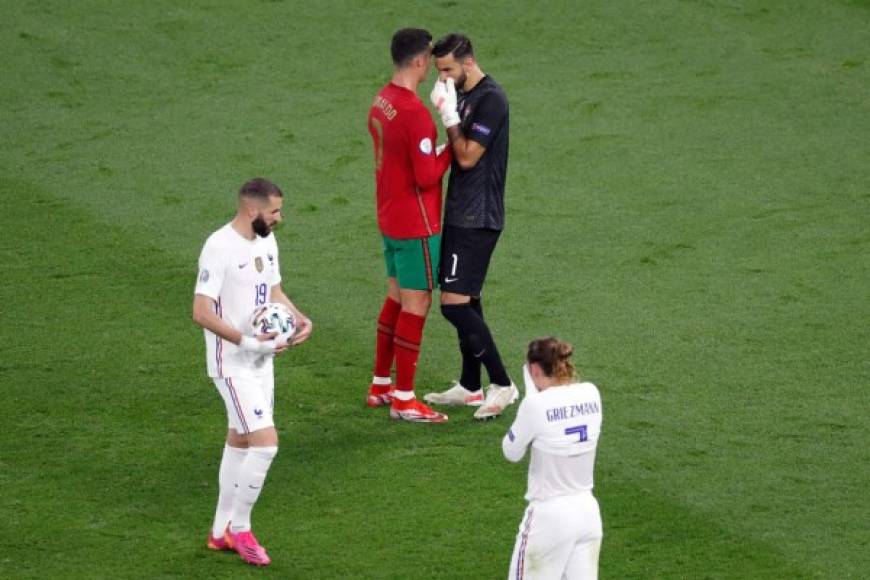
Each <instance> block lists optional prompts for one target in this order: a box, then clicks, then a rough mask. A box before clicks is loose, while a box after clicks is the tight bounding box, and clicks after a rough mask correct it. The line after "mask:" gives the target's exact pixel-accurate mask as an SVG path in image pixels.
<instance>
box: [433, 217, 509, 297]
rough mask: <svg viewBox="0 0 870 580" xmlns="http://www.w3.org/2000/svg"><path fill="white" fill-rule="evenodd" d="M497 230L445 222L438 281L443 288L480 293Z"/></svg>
mask: <svg viewBox="0 0 870 580" xmlns="http://www.w3.org/2000/svg"><path fill="white" fill-rule="evenodd" d="M500 235H501V232H500V231H499V230H490V229H481V228H458V227H456V226H449V225H445V226H444V229H443V230H442V232H441V263H440V266H439V268H438V283H439V285H440V287H441V291H442V292H453V293H455V294H465V295H466V296H480V291H481V289H482V288H483V282H484V280H486V271H487V270H488V269H489V260H490V258H491V257H492V252H493V250H495V244H496V242H498V237H499V236H500Z"/></svg>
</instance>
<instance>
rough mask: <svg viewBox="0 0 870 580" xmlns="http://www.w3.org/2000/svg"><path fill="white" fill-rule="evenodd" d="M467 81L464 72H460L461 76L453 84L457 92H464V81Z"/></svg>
mask: <svg viewBox="0 0 870 580" xmlns="http://www.w3.org/2000/svg"><path fill="white" fill-rule="evenodd" d="M467 80H468V75H467V74H465V71H462V76H461V77H459V78H458V79H456V82H455V83H453V84H454V86H455V87H456V88H457V90H460V91H464V90H465V81H467Z"/></svg>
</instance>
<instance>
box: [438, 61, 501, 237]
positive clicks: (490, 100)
mask: <svg viewBox="0 0 870 580" xmlns="http://www.w3.org/2000/svg"><path fill="white" fill-rule="evenodd" d="M458 97H459V98H458V103H457V104H458V108H459V116H460V118H461V119H462V123H461V124H460V128H461V129H462V134H463V135H464V136H465V138H466V139H471V140H473V141H477V142H478V143H480V144H481V145H483V146H484V147H486V151H484V153H483V155H482V156H481V158H480V160H479V161H478V162H477V164H476V165H475V166H474V167H472V168H471V169H462V168H461V167H460V166H459V164H458V163H457V162H456V160H455V159H454V161H453V164H452V166H451V168H450V180H449V181H448V182H447V200H446V203H445V212H444V223H445V224H448V225H451V226H456V227H460V228H488V229H493V230H502V229H503V228H504V186H505V180H506V178H507V161H508V128H509V123H508V120H509V119H508V101H507V97H506V96H505V94H504V91H503V90H502V89H501V87H500V86H499V85H498V83H496V82H495V81H494V80H492V78H490V77H488V76H486V77H484V78H483V79H482V80H481V81H480V82H479V83H477V85H475V87H474V88H473V89H471V91H469V92H468V93H464V92H461V91H460V92H459V93H458Z"/></svg>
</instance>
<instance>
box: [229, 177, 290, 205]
mask: <svg viewBox="0 0 870 580" xmlns="http://www.w3.org/2000/svg"><path fill="white" fill-rule="evenodd" d="M239 197H251V198H255V199H260V200H265V199H268V198H269V197H284V192H283V191H281V188H280V187H278V186H277V185H275V184H274V183H272V182H271V181H269V180H268V179H263V178H262V177H255V178H254V179H252V180H250V181H248V182H247V183H245V184H244V185H243V186H242V188H241V189H240V190H239Z"/></svg>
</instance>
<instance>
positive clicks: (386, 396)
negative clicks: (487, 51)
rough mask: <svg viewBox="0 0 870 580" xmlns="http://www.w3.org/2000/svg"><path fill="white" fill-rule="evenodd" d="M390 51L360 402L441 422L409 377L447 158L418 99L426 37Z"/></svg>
mask: <svg viewBox="0 0 870 580" xmlns="http://www.w3.org/2000/svg"><path fill="white" fill-rule="evenodd" d="M390 51H391V53H392V57H393V65H394V67H395V68H394V72H393V77H392V79H391V81H390V82H389V83H388V84H387V85H386V86H385V87H384V88H382V89H381V90H380V92H378V94H377V95H376V96H375V99H374V102H373V103H372V106H371V109H370V110H369V117H368V127H369V132H370V133H371V135H372V140H373V143H374V152H375V182H376V184H377V206H378V226H379V227H380V231H381V234H382V236H383V243H384V260H385V262H386V267H387V296H386V299H385V300H384V304H383V307H382V308H381V312H380V315H379V316H378V326H377V340H376V345H375V368H374V378H373V379H372V385H371V387H370V388H369V392H368V398H367V404H368V405H369V406H370V407H379V406H381V405H386V404H390V416H391V417H392V418H394V419H402V420H405V421H415V422H421V423H443V422H444V421H447V416H446V415H444V414H443V413H438V412H436V411H434V410H432V409H431V408H429V407H428V406H426V405H424V404H423V403H421V402H420V401H418V400H417V399H416V397H415V395H414V374H415V373H416V368H417V358H418V357H419V354H420V342H421V340H422V338H423V326H424V324H425V322H426V315H427V314H428V312H429V307H430V305H431V304H432V288H433V287H434V286H435V283H436V280H437V268H438V262H439V256H440V251H441V178H442V177H443V175H444V173H445V172H446V171H447V168H448V167H450V162H451V160H452V154H451V153H450V149H449V148H447V149H446V150H445V148H444V147H443V146H442V147H436V145H435V140H436V138H437V136H438V134H437V130H436V127H435V123H434V122H433V121H432V116H431V115H430V114H429V110H428V109H427V108H426V106H425V105H424V104H423V102H422V101H421V100H420V98H419V97H418V96H417V87H418V86H419V85H420V83H421V82H423V81H424V80H425V79H426V75H427V73H428V71H429V66H430V63H431V58H432V35H431V34H429V33H428V32H427V31H426V30H422V29H419V28H403V29H401V30H399V31H397V32H396V33H395V34H394V35H393V39H392V44H391V47H390ZM394 359H395V363H396V380H395V383H393V381H392V379H391V370H392V366H393V360H394Z"/></svg>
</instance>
